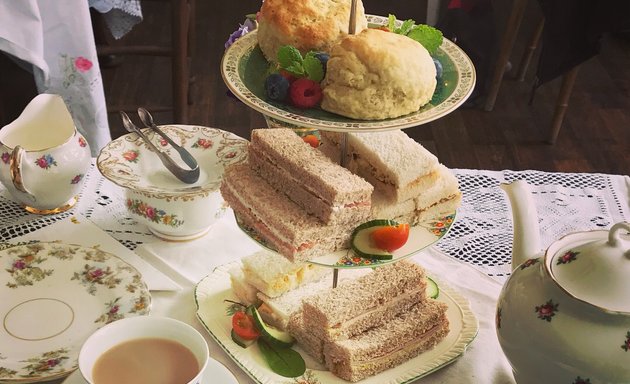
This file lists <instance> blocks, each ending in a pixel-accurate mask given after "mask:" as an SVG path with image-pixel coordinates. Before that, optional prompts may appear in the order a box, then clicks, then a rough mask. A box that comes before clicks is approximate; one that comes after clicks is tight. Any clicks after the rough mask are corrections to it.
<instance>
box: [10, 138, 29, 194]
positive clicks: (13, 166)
mask: <svg viewBox="0 0 630 384" xmlns="http://www.w3.org/2000/svg"><path fill="white" fill-rule="evenodd" d="M24 152H25V151H24V148H22V147H20V146H19V145H16V146H15V148H13V151H11V157H10V158H9V172H10V174H11V181H12V182H13V186H15V189H17V190H18V191H20V192H24V193H28V194H29V195H31V196H33V194H32V193H30V192H29V191H28V190H27V189H26V187H25V186H24V180H23V179H22V158H23V157H24Z"/></svg>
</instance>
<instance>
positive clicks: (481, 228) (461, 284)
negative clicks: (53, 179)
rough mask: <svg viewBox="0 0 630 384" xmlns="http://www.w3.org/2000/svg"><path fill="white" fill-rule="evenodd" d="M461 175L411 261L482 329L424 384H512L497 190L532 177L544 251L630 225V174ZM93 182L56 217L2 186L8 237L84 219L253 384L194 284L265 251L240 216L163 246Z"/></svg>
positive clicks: (158, 302)
mask: <svg viewBox="0 0 630 384" xmlns="http://www.w3.org/2000/svg"><path fill="white" fill-rule="evenodd" d="M453 171H454V173H455V174H456V175H457V177H458V180H459V182H460V185H461V189H462V191H463V193H464V201H463V204H462V207H461V208H460V210H458V213H457V219H456V221H455V223H454V225H453V227H452V228H451V231H450V232H449V234H447V235H446V236H445V237H444V238H443V239H442V240H441V241H440V242H438V244H436V245H435V246H433V247H432V248H429V249H426V250H424V251H423V252H421V253H419V254H417V255H415V256H413V257H414V259H415V260H416V261H417V262H418V263H420V264H421V265H423V266H424V267H426V268H427V269H428V270H429V271H430V273H431V274H432V275H434V276H436V277H437V278H438V280H439V281H440V283H443V284H448V285H450V286H451V287H453V288H455V289H456V290H458V291H459V292H460V293H461V294H462V295H463V296H465V297H466V298H468V300H469V301H470V303H471V308H472V310H473V312H474V313H475V315H476V317H477V318H478V320H479V326H480V327H479V333H478V335H477V337H476V339H475V340H474V341H473V342H472V344H471V345H470V346H469V348H468V350H467V351H466V352H465V353H464V354H463V355H462V356H461V357H460V358H459V359H458V360H457V361H456V362H454V363H453V364H451V365H449V366H447V367H444V368H443V369H440V370H438V371H436V372H434V373H432V374H430V375H429V376H426V377H424V378H422V379H420V380H418V382H421V383H429V384H431V383H462V382H475V383H493V384H504V383H505V384H508V383H514V379H513V377H512V374H511V371H510V367H509V365H508V363H507V361H506V359H505V357H504V355H503V353H502V351H501V349H500V347H499V344H498V340H497V337H496V333H495V329H494V317H495V307H496V300H497V297H498V295H499V292H500V290H501V287H502V283H503V281H504V280H505V279H506V278H507V276H508V275H509V271H510V265H509V248H510V246H511V231H512V229H511V212H510V208H509V205H508V203H507V198H506V197H505V196H504V193H503V192H502V191H501V190H500V188H499V184H500V183H502V182H506V181H511V180H515V179H525V180H527V181H528V182H529V183H530V184H532V185H533V190H534V200H535V202H536V205H537V208H538V211H539V214H540V223H541V234H542V239H543V243H544V244H543V246H545V245H547V244H548V243H549V242H550V241H551V240H553V239H555V238H556V237H557V236H558V235H562V234H565V233H567V232H571V231H575V230H586V229H591V228H608V227H610V226H611V225H612V223H614V222H617V221H621V220H625V221H628V220H630V203H629V202H630V177H628V176H620V175H605V174H563V173H545V172H539V171H524V172H515V171H503V172H491V171H479V170H458V169H456V170H453ZM85 180H86V181H85V186H84V188H83V192H82V194H81V196H80V199H79V203H78V204H77V206H76V207H75V208H74V209H73V210H72V211H70V212H67V213H62V214H59V215H56V216H48V217H39V216H34V215H31V214H28V213H25V212H23V211H22V209H21V208H20V207H19V206H18V205H17V204H16V203H15V202H13V201H12V200H11V198H10V196H9V195H8V193H7V191H6V190H4V189H3V188H1V189H0V240H3V239H4V240H8V239H10V238H14V237H17V236H21V235H24V234H25V233H33V236H34V237H36V234H37V231H39V230H40V229H41V228H45V227H47V226H50V225H53V224H54V223H55V222H57V221H60V220H63V219H65V218H67V217H70V216H72V215H76V214H81V215H83V216H84V217H86V218H88V219H90V220H91V221H92V222H93V223H95V224H96V225H97V226H98V227H99V228H101V229H103V230H104V231H106V232H108V233H109V234H110V235H111V236H112V237H114V238H115V239H117V240H118V241H120V242H121V243H122V244H124V245H125V246H126V247H127V248H128V249H131V250H135V251H136V253H137V254H138V255H140V256H141V257H142V258H144V260H146V261H148V262H149V263H151V265H153V266H154V267H155V268H157V269H158V270H160V271H161V272H162V273H164V274H166V275H167V276H169V277H170V278H171V279H173V280H174V281H175V282H177V283H178V284H179V285H181V286H182V289H181V290H179V291H161V292H153V293H152V295H153V303H152V315H153V316H168V317H173V318H176V319H179V320H183V321H186V322H188V323H190V324H192V325H193V326H194V327H195V328H197V329H198V330H200V331H201V332H202V333H203V334H204V335H205V336H206V339H207V340H208V344H209V346H210V351H211V356H212V357H213V358H215V359H216V360H218V361H220V362H221V363H223V364H225V366H226V367H228V369H230V370H231V371H232V372H233V373H234V374H235V376H236V377H237V379H238V380H239V382H240V383H251V382H252V380H251V379H250V378H249V377H248V376H247V375H246V373H245V372H244V371H242V370H240V369H239V368H238V366H237V365H236V364H235V363H234V362H233V361H232V360H231V359H230V357H229V356H228V355H227V354H226V353H225V352H223V351H222V349H221V348H220V347H219V345H218V344H217V343H216V342H214V341H213V339H212V338H211V337H210V336H209V335H208V334H207V332H206V331H205V330H204V329H203V327H202V326H201V324H200V323H199V321H198V320H197V319H196V317H195V303H194V298H193V292H194V285H195V284H196V282H197V281H199V280H200V279H201V278H202V277H203V276H205V275H206V274H207V273H209V272H210V271H212V270H213V269H214V268H215V267H216V266H218V265H222V264H224V263H227V262H230V261H233V260H238V259H239V258H241V257H243V256H245V255H247V254H249V253H251V252H254V251H255V250H256V249H258V245H257V244H256V243H254V242H253V241H252V240H251V239H249V237H247V236H246V235H245V234H244V233H243V232H242V231H240V230H239V229H238V228H237V226H236V224H235V223H234V221H233V214H232V212H231V211H229V210H228V212H227V213H226V214H225V215H224V217H222V218H221V220H220V221H219V222H218V223H217V224H216V225H215V226H214V227H213V228H212V229H211V231H210V232H209V233H208V234H207V235H206V236H204V237H202V238H200V239H198V240H195V241H191V242H187V243H177V244H175V243H168V242H163V241H161V240H159V239H157V238H155V237H154V236H152V235H151V234H150V232H149V231H148V230H147V229H146V228H145V227H144V226H142V225H139V224H138V223H137V222H136V221H135V220H134V219H133V217H131V216H130V215H129V214H128V213H127V212H126V208H125V206H124V198H123V195H122V193H121V191H120V189H119V188H118V187H116V186H114V185H113V184H111V183H109V182H108V181H106V180H104V179H103V178H102V177H101V176H100V174H98V171H97V170H96V169H95V167H93V168H92V169H91V171H90V172H89V173H88V175H87V176H86V179H85ZM505 253H507V254H508V255H507V256H506V255H505ZM77 380H80V377H79V376H78V375H73V376H72V377H71V378H69V379H68V381H67V383H66V384H77V383H80V382H81V381H77ZM204 384H205V383H204Z"/></svg>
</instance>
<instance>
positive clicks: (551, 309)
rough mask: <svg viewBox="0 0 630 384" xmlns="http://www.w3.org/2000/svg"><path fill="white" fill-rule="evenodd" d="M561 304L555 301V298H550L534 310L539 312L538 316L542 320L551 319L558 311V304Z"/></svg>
mask: <svg viewBox="0 0 630 384" xmlns="http://www.w3.org/2000/svg"><path fill="white" fill-rule="evenodd" d="M559 305H560V304H558V303H554V302H553V300H551V299H549V300H547V302H546V303H545V304H543V305H537V306H536V308H535V309H534V311H535V312H536V313H537V314H538V318H539V319H541V320H546V321H551V319H552V318H553V317H554V316H555V315H556V312H558V306H559Z"/></svg>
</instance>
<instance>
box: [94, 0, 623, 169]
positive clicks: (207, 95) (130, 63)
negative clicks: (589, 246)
mask: <svg viewBox="0 0 630 384" xmlns="http://www.w3.org/2000/svg"><path fill="white" fill-rule="evenodd" d="M364 3H365V4H366V9H367V12H368V13H376V14H380V13H377V12H383V10H380V9H379V10H375V9H373V8H370V5H369V4H370V1H366V0H364ZM371 3H374V4H377V1H371ZM399 3H400V4H399ZM417 3H421V2H411V1H402V0H401V1H400V2H397V4H398V5H397V7H399V8H400V9H396V10H395V13H396V15H397V16H398V17H399V18H403V19H406V18H414V19H416V20H424V13H423V12H422V9H418V7H417V6H415V5H413V4H417ZM143 4H145V6H144V8H143V10H144V14H145V20H144V21H143V22H142V23H141V24H140V25H138V26H136V27H135V28H134V30H133V31H132V32H131V33H130V34H128V35H127V36H126V37H125V38H124V39H123V40H122V41H121V42H120V43H122V44H130V43H133V42H134V41H143V40H146V39H154V40H156V39H163V40H165V41H167V40H168V36H169V16H168V13H169V12H168V9H165V8H160V7H157V6H155V5H154V4H153V3H152V2H144V3H143ZM531 4H534V6H535V4H536V2H530V7H531V6H532V5H531ZM259 6H260V1H259V0H239V1H230V2H216V1H197V17H196V20H195V31H196V40H195V44H194V49H195V55H194V58H193V62H192V75H193V76H194V78H195V83H194V87H193V89H192V92H191V93H192V104H191V105H190V109H189V116H190V123H191V124H198V125H205V126H212V127H217V128H221V129H225V130H229V131H232V132H235V133H237V134H239V135H241V136H243V137H248V136H249V132H250V130H251V129H252V128H260V127H263V126H264V124H265V123H264V119H263V118H262V116H261V115H260V114H259V113H257V112H255V111H253V110H251V109H249V108H248V107H246V106H245V105H244V104H242V103H241V102H239V101H237V100H235V99H233V98H231V97H228V96H227V88H226V86H225V85H224V83H223V80H222V78H221V74H220V71H219V64H220V60H221V56H222V54H223V51H224V48H223V44H224V42H225V40H226V38H227V36H228V35H229V34H230V33H231V32H232V31H233V30H234V29H235V28H236V27H237V26H238V24H239V23H241V22H243V20H244V15H245V14H248V13H252V12H255V11H256V10H257V9H258V7H259ZM375 7H376V5H375ZM414 7H415V8H414ZM407 10H408V11H409V12H407V13H406V11H407ZM536 12H537V10H536V9H529V10H528V13H527V16H526V18H525V20H524V22H523V27H522V33H521V35H520V36H521V37H519V40H518V41H517V44H516V47H515V49H514V52H513V55H512V59H511V62H513V63H517V62H518V61H519V59H520V55H521V54H522V52H523V49H524V42H525V40H526V38H527V36H529V32H528V31H531V28H532V27H533V25H534V24H535V20H534V19H535V15H536ZM392 13H394V12H392ZM499 29H501V27H500V26H499ZM535 63H536V61H533V64H532V68H531V70H530V71H529V72H530V73H529V74H528V76H527V78H526V80H525V82H517V81H514V80H512V79H511V78H510V77H509V76H508V78H506V79H505V80H504V82H503V84H502V87H501V90H500V92H499V96H498V99H497V102H496V106H495V108H494V110H493V111H492V112H484V111H483V110H482V109H480V108H474V107H473V108H460V109H458V110H457V111H455V112H453V113H451V114H449V115H448V116H446V117H444V118H441V119H439V120H437V121H435V122H432V123H429V124H426V125H423V126H419V127H414V128H410V129H407V130H406V132H407V133H408V134H409V135H410V136H412V137H414V138H415V139H416V140H418V141H419V142H421V143H422V144H423V145H425V146H426V147H427V148H428V149H429V150H431V151H432V152H434V153H435V154H436V155H437V156H438V158H439V159H440V161H441V162H442V163H444V164H445V165H447V166H448V167H452V168H478V169H491V170H501V169H513V170H525V169H537V170H544V171H562V172H603V173H615V174H630V69H629V68H630V40H623V39H618V38H613V37H607V38H606V39H605V41H604V45H603V49H602V52H601V54H600V55H599V56H598V57H596V58H594V59H591V60H589V61H588V62H586V63H585V64H583V65H582V68H581V69H580V72H579V73H578V78H577V82H576V85H575V88H574V91H573V94H572V97H571V100H570V105H569V109H568V112H567V115H566V118H565V121H564V125H563V127H562V129H561V130H560V134H559V137H558V140H557V142H556V144H555V145H549V144H546V143H545V142H544V139H545V138H546V135H547V132H548V129H549V126H550V123H551V117H552V113H553V107H554V104H555V97H556V95H557V93H558V90H559V86H560V83H559V80H556V81H553V82H551V83H548V84H544V85H543V86H542V87H541V88H540V89H539V90H538V91H537V93H536V97H535V99H534V103H533V105H528V103H527V102H528V99H529V96H530V91H531V84H532V79H533V72H534V69H535ZM101 70H102V73H103V78H104V84H105V94H106V98H107V100H108V102H109V103H110V104H116V105H138V106H146V105H151V104H156V103H157V104H169V103H170V78H169V73H170V64H169V60H168V59H165V58H154V57H132V56H128V57H125V58H124V60H123V62H122V64H120V65H118V66H116V67H113V68H102V69H101ZM109 120H110V126H111V131H112V135H113V136H114V137H117V136H119V135H121V134H123V133H125V132H124V130H123V129H122V125H121V123H120V121H119V118H118V115H117V114H110V115H109ZM156 120H157V122H158V123H162V124H166V123H172V122H173V119H172V114H171V113H170V112H162V113H157V114H156Z"/></svg>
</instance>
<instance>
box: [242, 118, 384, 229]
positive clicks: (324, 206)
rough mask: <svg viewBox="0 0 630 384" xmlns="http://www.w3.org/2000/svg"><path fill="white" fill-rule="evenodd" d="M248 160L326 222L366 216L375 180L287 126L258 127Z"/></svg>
mask: <svg viewBox="0 0 630 384" xmlns="http://www.w3.org/2000/svg"><path fill="white" fill-rule="evenodd" d="M249 164H250V166H251V168H252V169H254V170H255V171H256V172H257V173H258V174H259V175H260V176H261V177H262V178H263V179H265V180H266V181H267V182H268V183H269V184H271V185H272V186H273V187H274V188H275V189H276V190H277V191H279V192H280V193H284V194H286V195H287V196H288V197H289V199H291V200H292V201H293V202H295V203H296V204H298V205H299V206H300V207H302V209H304V210H306V211H307V212H308V213H310V214H312V215H314V216H316V217H317V218H319V219H320V220H322V221H323V222H324V223H326V224H350V223H352V224H354V223H361V222H364V221H365V220H366V219H367V218H368V217H369V215H370V205H371V199H370V197H371V195H372V191H373V189H374V188H373V187H372V185H370V183H368V182H367V181H365V180H363V179H362V178H360V177H359V176H357V175H354V174H353V173H352V172H350V171H348V170H347V169H345V168H343V167H342V166H340V165H339V164H337V163H333V162H332V161H331V160H330V159H329V158H327V157H326V156H325V155H323V154H322V153H321V152H320V151H318V150H317V149H315V148H313V147H312V146H310V145H309V144H308V143H305V142H304V140H302V139H301V138H300V137H299V136H298V135H296V134H295V132H294V131H293V130H291V129H288V128H276V129H255V130H253V131H252V135H251V143H250V145H249Z"/></svg>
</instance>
